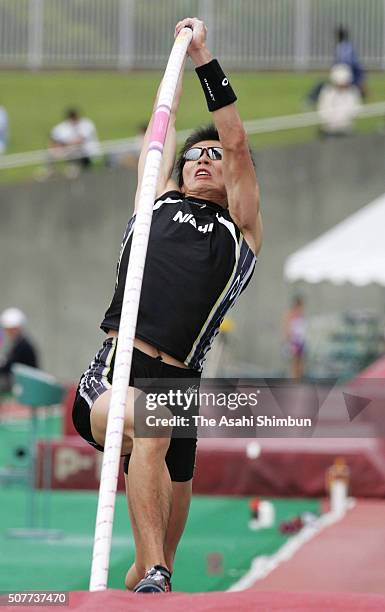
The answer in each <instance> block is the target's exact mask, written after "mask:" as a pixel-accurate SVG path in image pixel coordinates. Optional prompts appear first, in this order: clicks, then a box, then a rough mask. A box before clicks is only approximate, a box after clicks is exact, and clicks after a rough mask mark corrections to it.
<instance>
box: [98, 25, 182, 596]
mask: <svg viewBox="0 0 385 612" xmlns="http://www.w3.org/2000/svg"><path fill="white" fill-rule="evenodd" d="M191 37H192V30H190V29H189V28H183V30H182V31H181V32H180V33H179V35H178V37H177V38H176V40H175V42H174V46H173V48H172V50H171V53H170V57H169V60H168V63H167V67H166V71H165V73H164V77H163V81H162V85H161V88H160V92H159V98H158V105H157V107H156V109H155V113H154V120H153V124H152V130H151V136H150V142H149V146H148V152H147V157H146V161H145V166H144V172H143V179H142V186H141V190H140V196H139V205H138V211H137V215H136V221H135V225H134V233H133V237H132V244H131V251H130V259H129V263H128V270H127V278H126V286H125V291H124V298H123V306H122V314H121V319H120V327H119V339H118V344H117V349H116V357H115V367H114V376H113V381H112V397H111V404H110V409H109V414H108V423H107V432H106V439H105V445H104V457H103V466H102V473H101V479H100V488H99V501H98V509H97V515H96V527H95V538H94V548H93V556H92V567H91V579H90V591H102V590H104V589H106V588H107V579H108V568H109V560H110V550H111V537H112V526H113V520H114V510H115V498H116V489H117V483H118V473H119V465H120V453H121V447H122V438H123V425H124V411H125V405H126V399H127V390H128V385H129V378H130V370H131V361H132V352H133V345H134V338H135V329H136V321H137V317H138V310H139V299H140V292H141V288H142V278H143V271H144V265H145V261H146V253H147V244H148V237H149V234H150V227H151V219H152V208H153V205H154V200H155V197H156V185H157V181H158V174H159V168H160V163H161V159H162V153H163V145H164V141H165V138H166V133H167V127H168V122H169V118H170V112H171V107H172V102H173V99H174V95H175V90H176V86H177V83H178V79H179V75H180V71H181V69H182V66H183V61H184V58H185V56H186V52H187V47H188V45H189V43H190V41H191Z"/></svg>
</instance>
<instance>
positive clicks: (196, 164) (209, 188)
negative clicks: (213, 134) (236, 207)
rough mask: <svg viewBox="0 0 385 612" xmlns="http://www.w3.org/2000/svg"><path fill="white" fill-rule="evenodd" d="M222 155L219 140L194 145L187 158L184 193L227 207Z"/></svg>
mask: <svg viewBox="0 0 385 612" xmlns="http://www.w3.org/2000/svg"><path fill="white" fill-rule="evenodd" d="M222 154H223V151H222V145H221V143H220V142H219V141H218V140H202V141H201V142H197V143H196V144H194V146H193V147H191V149H189V150H188V151H187V152H186V156H185V164H184V166H183V187H182V191H183V193H185V194H186V195H192V196H196V197H198V198H203V199H205V200H212V201H213V202H217V203H218V204H222V205H224V206H227V197H226V188H225V181H224V178H223V167H222V164H223V161H222ZM191 158H192V159H191ZM196 158H197V159H196Z"/></svg>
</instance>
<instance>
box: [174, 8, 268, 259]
mask: <svg viewBox="0 0 385 612" xmlns="http://www.w3.org/2000/svg"><path fill="white" fill-rule="evenodd" d="M186 25H189V26H191V27H192V28H193V38H192V41H191V43H190V46H189V48H188V54H189V55H190V57H191V59H192V61H193V62H194V64H195V66H202V65H204V64H207V63H208V62H210V61H211V60H212V55H211V53H210V51H209V50H208V49H207V47H206V44H205V42H206V31H207V30H206V27H205V25H204V23H203V22H202V21H200V20H199V19H184V20H183V21H181V22H179V23H178V25H177V30H178V31H179V29H180V28H182V27H185V26H186ZM213 120H214V123H215V127H216V128H217V130H218V133H219V137H220V141H221V144H222V147H223V175H224V180H225V186H226V191H227V201H228V206H229V213H230V215H231V218H232V219H233V221H234V223H235V224H236V225H237V226H238V227H239V229H240V230H241V232H242V234H243V235H244V237H245V239H246V241H247V243H248V244H249V246H250V248H252V249H253V251H254V253H258V251H259V249H260V247H261V243H262V220H261V214H260V209H259V188H258V181H257V177H256V174H255V169H254V166H253V162H252V159H251V156H250V151H249V145H248V142H247V135H246V132H245V129H244V127H243V124H242V121H241V118H240V116H239V113H238V110H237V108H236V106H235V104H229V105H228V106H224V107H223V108H220V109H219V110H216V111H214V112H213Z"/></svg>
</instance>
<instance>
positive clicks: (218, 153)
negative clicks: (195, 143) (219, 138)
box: [183, 147, 223, 161]
mask: <svg viewBox="0 0 385 612" xmlns="http://www.w3.org/2000/svg"><path fill="white" fill-rule="evenodd" d="M204 151H206V153H207V155H208V156H209V158H210V159H212V160H213V161H217V160H218V159H222V152H223V149H222V148H221V147H192V148H191V149H187V151H186V152H185V153H184V154H183V159H185V160H186V161H197V159H200V158H201V157H202V155H203V153H204Z"/></svg>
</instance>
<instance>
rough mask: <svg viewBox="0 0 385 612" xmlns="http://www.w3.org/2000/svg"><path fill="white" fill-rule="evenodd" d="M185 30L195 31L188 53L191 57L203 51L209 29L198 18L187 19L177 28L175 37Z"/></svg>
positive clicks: (180, 22) (178, 24) (179, 23)
mask: <svg viewBox="0 0 385 612" xmlns="http://www.w3.org/2000/svg"><path fill="white" fill-rule="evenodd" d="M183 28H191V29H192V31H193V35H192V39H191V42H190V44H189V47H188V53H189V55H191V54H192V53H194V52H196V51H200V50H201V49H203V47H204V46H205V43H206V37H207V28H206V26H205V24H204V23H203V21H201V20H200V19H197V18H196V17H186V19H182V21H179V22H178V23H177V24H176V26H175V37H176V36H178V34H179V32H180V31H181V30H182V29H183Z"/></svg>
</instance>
